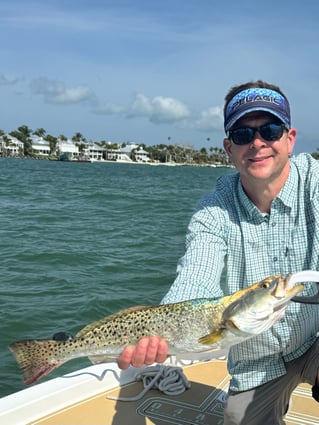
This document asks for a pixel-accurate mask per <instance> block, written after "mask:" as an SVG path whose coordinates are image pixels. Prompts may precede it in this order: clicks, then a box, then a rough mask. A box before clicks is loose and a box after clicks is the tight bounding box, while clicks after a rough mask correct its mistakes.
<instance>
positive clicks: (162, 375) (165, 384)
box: [108, 364, 191, 401]
mask: <svg viewBox="0 0 319 425" xmlns="http://www.w3.org/2000/svg"><path fill="white" fill-rule="evenodd" d="M135 380H136V381H143V385H144V390H142V391H141V392H140V393H139V394H137V395H136V396H135V397H112V396H108V398H109V399H111V400H116V401H137V400H140V399H141V398H142V397H144V395H145V394H146V393H147V391H149V390H151V389H157V390H159V391H162V392H163V393H164V394H166V395H179V394H182V393H183V392H184V391H185V390H187V389H188V388H190V387H191V384H190V382H189V381H188V379H187V378H186V376H185V375H184V372H183V369H182V368H181V367H176V366H165V365H162V364H161V365H157V366H152V367H148V368H146V369H144V370H143V372H141V373H139V374H137V375H136V376H135Z"/></svg>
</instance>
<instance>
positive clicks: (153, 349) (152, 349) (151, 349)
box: [117, 336, 168, 370]
mask: <svg viewBox="0 0 319 425" xmlns="http://www.w3.org/2000/svg"><path fill="white" fill-rule="evenodd" d="M167 356H168V343H167V341H166V340H165V339H161V338H159V337H154V336H152V337H144V338H142V339H141V340H140V341H138V343H137V344H136V346H135V347H134V346H132V345H129V346H128V347H126V348H125V349H124V350H123V352H122V353H121V354H120V356H119V357H118V359H117V363H118V366H119V368H120V369H123V370H125V369H127V368H128V367H129V366H131V365H132V366H134V367H142V366H143V365H151V364H153V363H163V362H164V361H165V360H166V358H167Z"/></svg>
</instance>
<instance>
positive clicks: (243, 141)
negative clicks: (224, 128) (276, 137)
mask: <svg viewBox="0 0 319 425" xmlns="http://www.w3.org/2000/svg"><path fill="white" fill-rule="evenodd" d="M254 133H255V130H254V129H253V128H250V127H242V128H236V129H235V130H232V131H231V133H230V138H231V139H232V141H233V142H234V143H235V144H236V145H247V144H248V143H251V141H252V140H253V138H254Z"/></svg>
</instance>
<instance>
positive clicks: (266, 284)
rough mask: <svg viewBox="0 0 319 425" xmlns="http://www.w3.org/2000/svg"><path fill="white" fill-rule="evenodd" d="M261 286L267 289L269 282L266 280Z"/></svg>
mask: <svg viewBox="0 0 319 425" xmlns="http://www.w3.org/2000/svg"><path fill="white" fill-rule="evenodd" d="M261 287H262V288H263V289H268V288H269V283H268V282H264V283H263V284H262V285H261Z"/></svg>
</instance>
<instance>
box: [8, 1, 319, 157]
mask: <svg viewBox="0 0 319 425" xmlns="http://www.w3.org/2000/svg"><path fill="white" fill-rule="evenodd" d="M318 20H319V2H318V1H317V0H305V1H303V2H298V3H297V5H294V4H293V3H292V2H291V1H288V0H276V1H273V0H268V1H267V2H258V1H257V0H240V1H238V0H228V1H227V2H221V1H214V0H161V1H159V0H130V1H129V0H61V1H60V0H1V1H0V40H1V42H0V43H1V44H0V45H1V50H0V52H1V61H0V102H1V103H0V107H1V119H0V129H2V130H4V131H7V132H10V131H12V130H15V129H16V128H17V127H19V126H20V125H27V126H29V127H30V128H31V129H32V130H36V129H37V128H44V129H45V130H46V131H47V133H49V134H52V135H53V136H59V135H60V134H64V135H66V136H67V137H72V136H73V135H74V134H75V133H76V132H80V133H82V135H83V136H84V137H85V138H87V139H89V140H95V141H101V140H108V141H112V142H124V141H132V142H137V143H145V144H146V145H155V144H158V143H168V140H170V143H182V144H184V145H187V146H193V147H194V148H196V149H198V148H201V147H206V148H208V147H210V146H217V147H222V140H223V137H224V133H223V122H222V107H223V100H224V96H225V94H226V92H227V91H228V89H229V88H230V87H231V86H233V85H236V84H240V83H243V82H246V81H249V80H251V79H264V80H266V81H268V82H271V83H273V84H277V85H279V86H280V87H281V88H282V90H283V91H284V92H285V93H286V95H287V96H288V98H289V100H290V103H291V109H292V122H293V126H294V127H296V128H297V130H298V139H297V144H296V148H295V152H296V153H298V152H301V151H307V152H314V151H315V150H316V149H317V148H319V137H318V136H317V133H318V131H317V127H316V123H317V120H318V116H317V115H318V105H317V97H318V96H319V74H318V72H319V71H318V68H319V67H318V61H319V55H318V53H319V25H318ZM169 138H170V139H169ZM208 138H209V140H208Z"/></svg>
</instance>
